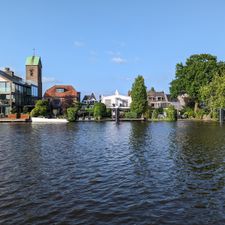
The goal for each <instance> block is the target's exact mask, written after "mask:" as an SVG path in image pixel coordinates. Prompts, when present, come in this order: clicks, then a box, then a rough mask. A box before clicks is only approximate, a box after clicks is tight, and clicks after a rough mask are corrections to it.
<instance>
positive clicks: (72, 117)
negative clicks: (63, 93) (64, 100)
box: [67, 107, 77, 122]
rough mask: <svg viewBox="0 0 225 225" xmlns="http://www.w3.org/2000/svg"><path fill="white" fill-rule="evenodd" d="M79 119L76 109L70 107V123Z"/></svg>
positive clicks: (68, 117)
mask: <svg viewBox="0 0 225 225" xmlns="http://www.w3.org/2000/svg"><path fill="white" fill-rule="evenodd" d="M76 118H77V109H76V108H74V107H70V108H68V109H67V119H68V121H70V122H74V121H75V120H76Z"/></svg>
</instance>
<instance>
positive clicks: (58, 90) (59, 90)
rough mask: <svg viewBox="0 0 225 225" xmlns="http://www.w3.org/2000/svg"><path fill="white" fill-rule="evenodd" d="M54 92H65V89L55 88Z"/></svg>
mask: <svg viewBox="0 0 225 225" xmlns="http://www.w3.org/2000/svg"><path fill="white" fill-rule="evenodd" d="M56 92H57V93H63V92H65V89H64V88H57V89H56Z"/></svg>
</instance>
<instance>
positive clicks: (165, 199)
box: [0, 121, 225, 225]
mask: <svg viewBox="0 0 225 225" xmlns="http://www.w3.org/2000/svg"><path fill="white" fill-rule="evenodd" d="M12 137H13V139H12ZM12 140H13V141H12ZM224 143H225V126H222V127H220V126H219V125H218V124H214V123H198V122H187V121H185V122H182V121H179V122H177V123H135V122H133V123H128V122H127V123H125V122H124V123H121V124H120V125H116V124H114V123H111V122H106V123H71V124H67V125H41V124H39V125H38V124H36V125H34V124H32V125H31V124H13V125H12V124H2V125H1V129H0V170H1V174H0V223H1V224H21V225H22V224H48V223H50V224H65V223H66V224H149V223H150V224H179V225H180V224H224V221H225V214H224V202H225V187H224V182H225V164H224V162H225V161H224V159H225V147H224Z"/></svg>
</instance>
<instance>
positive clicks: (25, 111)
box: [23, 106, 29, 114]
mask: <svg viewBox="0 0 225 225" xmlns="http://www.w3.org/2000/svg"><path fill="white" fill-rule="evenodd" d="M23 113H25V114H26V113H29V108H28V107H27V106H24V107H23Z"/></svg>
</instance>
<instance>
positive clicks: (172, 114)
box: [165, 105, 177, 121]
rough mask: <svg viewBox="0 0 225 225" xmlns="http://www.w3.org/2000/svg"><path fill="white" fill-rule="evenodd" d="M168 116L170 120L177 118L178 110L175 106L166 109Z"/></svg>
mask: <svg viewBox="0 0 225 225" xmlns="http://www.w3.org/2000/svg"><path fill="white" fill-rule="evenodd" d="M165 112H166V117H167V119H168V120H170V121H175V120H177V111H176V109H175V108H174V106H172V105H170V106H169V107H168V108H167V109H166V110H165Z"/></svg>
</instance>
